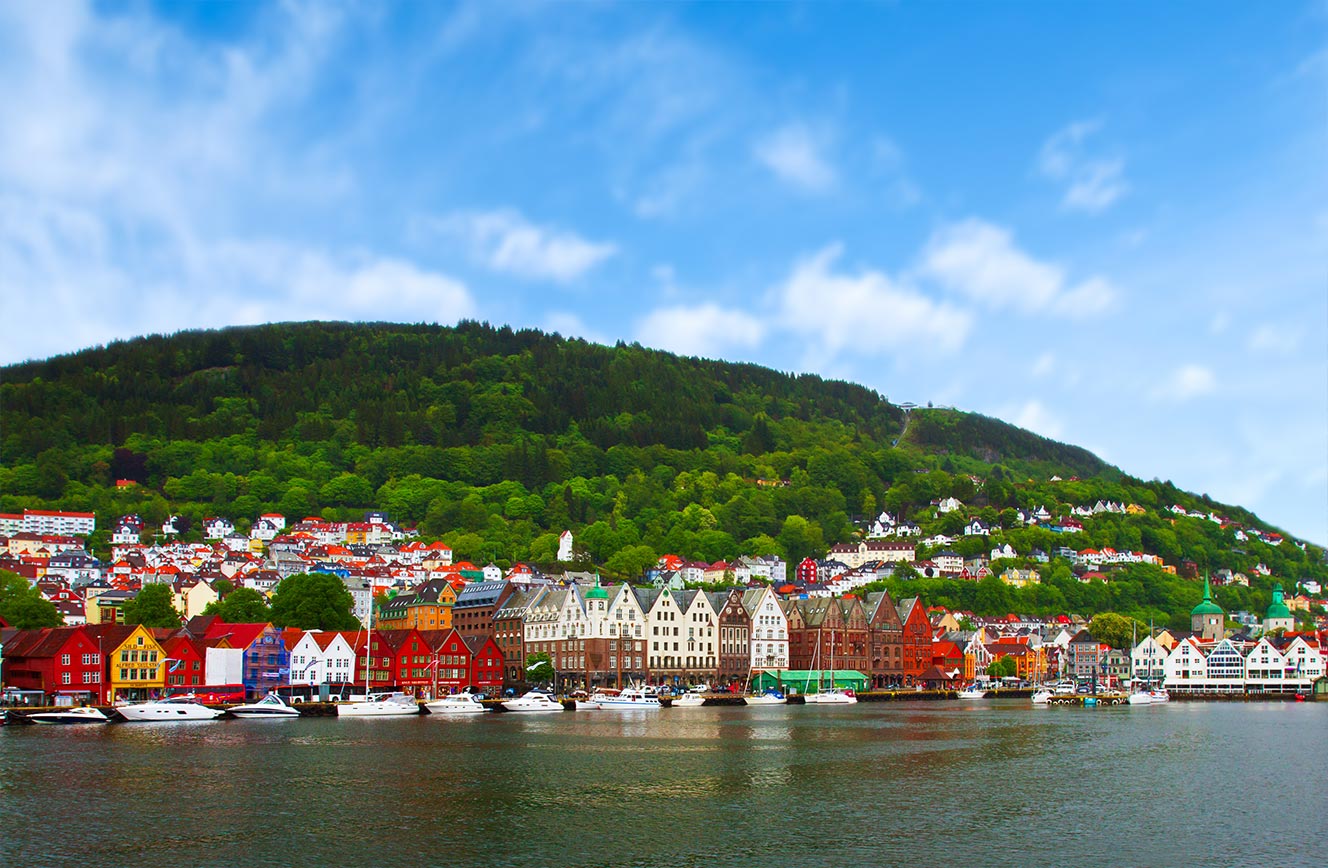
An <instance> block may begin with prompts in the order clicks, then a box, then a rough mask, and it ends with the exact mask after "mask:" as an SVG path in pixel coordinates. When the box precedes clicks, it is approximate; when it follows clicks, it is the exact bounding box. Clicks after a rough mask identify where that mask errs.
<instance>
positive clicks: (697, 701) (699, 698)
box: [672, 690, 705, 708]
mask: <svg viewBox="0 0 1328 868" xmlns="http://www.w3.org/2000/svg"><path fill="white" fill-rule="evenodd" d="M703 705H705V696H704V695H703V694H701V693H697V692H696V691H694V690H693V691H691V692H689V693H684V694H683V695H682V696H675V697H674V698H673V703H672V706H673V707H674V708H700V707H701V706H703Z"/></svg>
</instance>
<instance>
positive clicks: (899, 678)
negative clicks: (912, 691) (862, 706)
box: [862, 591, 904, 687]
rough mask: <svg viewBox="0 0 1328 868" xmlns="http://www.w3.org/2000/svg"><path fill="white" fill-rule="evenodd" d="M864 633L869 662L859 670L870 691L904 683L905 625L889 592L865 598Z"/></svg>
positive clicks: (878, 592)
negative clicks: (870, 684)
mask: <svg viewBox="0 0 1328 868" xmlns="http://www.w3.org/2000/svg"><path fill="white" fill-rule="evenodd" d="M866 610H867V629H868V647H869V650H870V659H869V661H868V663H867V668H866V669H864V670H862V671H863V672H865V673H867V675H868V676H870V678H871V683H872V686H873V687H890V686H897V685H900V684H903V683H904V622H903V621H901V620H900V619H899V611H898V610H897V609H896V608H895V601H894V600H893V599H891V598H890V594H889V592H888V591H876V592H874V593H870V594H868V595H867V601H866Z"/></svg>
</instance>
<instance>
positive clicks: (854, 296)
mask: <svg viewBox="0 0 1328 868" xmlns="http://www.w3.org/2000/svg"><path fill="white" fill-rule="evenodd" d="M842 253H843V246H842V245H840V244H832V245H830V246H828V247H825V248H823V249H822V250H820V251H819V252H817V253H815V254H813V255H812V256H809V257H806V258H804V259H802V260H799V261H798V262H797V263H796V264H795V265H794V267H793V271H792V273H791V274H790V275H789V276H788V278H787V279H786V280H785V281H784V283H783V284H782V285H781V286H779V287H778V288H777V289H776V291H775V295H776V297H777V299H778V303H779V309H780V319H781V321H782V323H783V325H784V327H785V328H786V329H788V330H790V331H793V332H796V333H798V334H800V335H802V336H803V337H804V338H808V339H810V340H811V341H812V344H811V346H814V347H817V348H818V351H820V350H824V351H826V352H828V353H830V354H831V355H835V354H838V353H841V352H843V353H852V354H855V355H863V356H872V355H879V354H881V353H888V352H892V351H899V350H900V349H902V348H913V349H919V348H920V349H923V350H925V351H932V352H936V353H953V352H955V351H956V350H958V349H959V348H960V347H962V346H963V345H964V342H965V341H966V340H967V339H968V335H969V332H970V331H971V329H972V327H973V317H972V316H971V315H970V314H969V313H968V312H967V311H964V310H961V309H959V308H957V307H954V306H952V305H949V304H946V303H944V302H937V301H935V300H934V299H932V298H929V297H928V296H926V295H924V294H922V293H921V292H919V291H918V290H916V289H914V288H911V287H909V286H908V285H906V284H903V283H900V282H898V281H896V280H894V279H892V278H891V277H889V276H888V275H887V274H885V273H883V272H881V271H875V270H872V269H863V270H860V271H858V272H856V273H852V272H848V271H836V270H835V267H834V266H835V263H836V262H837V260H838V259H839V257H840V256H841V255H842ZM835 323H844V324H847V323H857V324H860V325H864V326H867V327H868V329H869V331H863V330H862V329H858V328H837V327H835V326H834V325H832V324H835ZM868 335H870V336H868Z"/></svg>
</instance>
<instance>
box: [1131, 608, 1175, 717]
mask: <svg viewBox="0 0 1328 868" xmlns="http://www.w3.org/2000/svg"><path fill="white" fill-rule="evenodd" d="M1148 635H1149V637H1150V638H1151V637H1152V635H1153V620H1152V619H1151V618H1150V619H1149V620H1148ZM1134 640H1135V629H1134V625H1131V626H1130V643H1131V645H1132V646H1137V645H1138V643H1137V642H1135V641H1134ZM1149 650H1150V653H1149V655H1148V680H1147V681H1145V682H1144V686H1143V687H1142V688H1138V687H1136V688H1135V689H1133V690H1132V691H1131V692H1130V698H1129V699H1128V700H1126V701H1127V702H1129V704H1130V705H1161V704H1162V703H1164V702H1167V701H1168V700H1170V699H1171V696H1170V695H1169V694H1168V693H1167V691H1166V690H1165V689H1164V688H1162V687H1154V686H1153V655H1152V653H1151V650H1152V649H1149ZM1130 656H1131V661H1132V662H1133V656H1134V649H1133V647H1132V648H1131V651H1130ZM1131 669H1133V665H1131ZM1130 681H1131V686H1132V687H1134V685H1133V681H1134V679H1133V678H1131V679H1130Z"/></svg>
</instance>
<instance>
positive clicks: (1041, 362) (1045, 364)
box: [1032, 353, 1056, 377]
mask: <svg viewBox="0 0 1328 868" xmlns="http://www.w3.org/2000/svg"><path fill="white" fill-rule="evenodd" d="M1054 370H1056V357H1055V356H1054V355H1052V354H1051V353H1043V354H1042V355H1040V356H1038V360H1037V361H1036V362H1034V363H1033V370H1032V374H1033V376H1035V377H1045V376H1047V375H1048V374H1050V373H1051V372H1052V371H1054Z"/></svg>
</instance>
